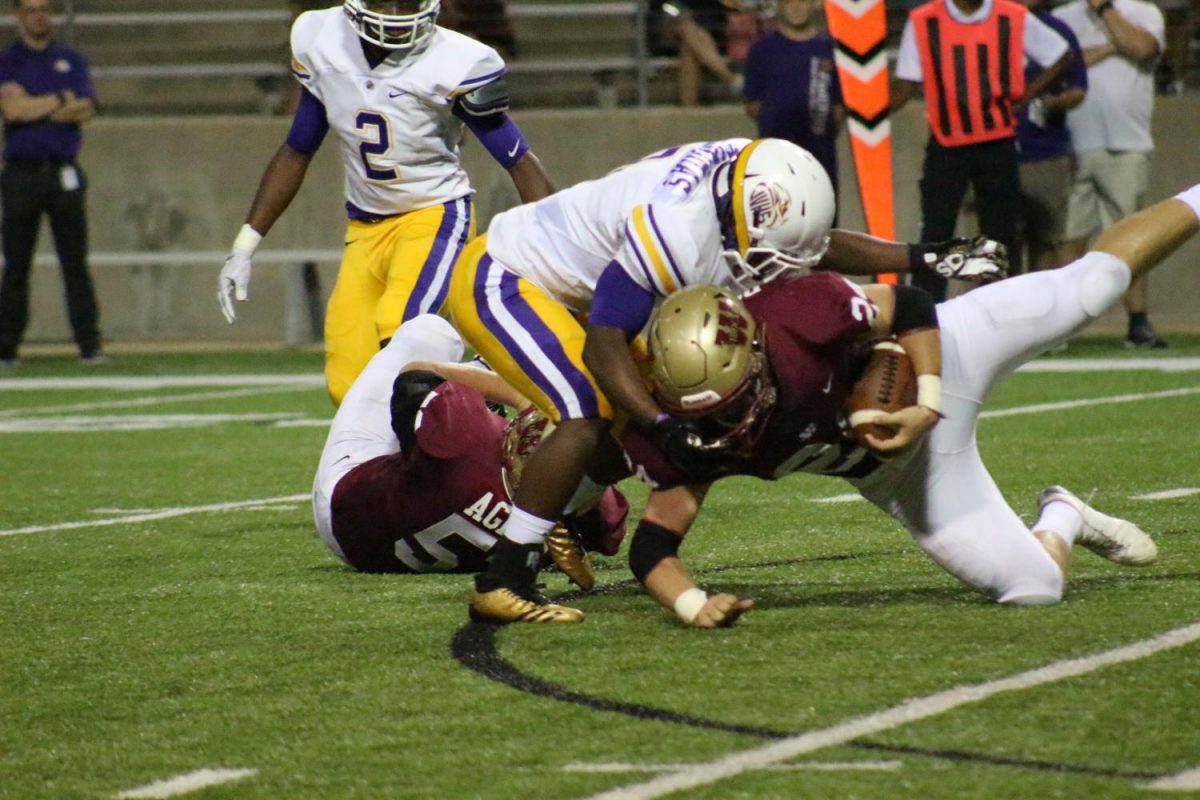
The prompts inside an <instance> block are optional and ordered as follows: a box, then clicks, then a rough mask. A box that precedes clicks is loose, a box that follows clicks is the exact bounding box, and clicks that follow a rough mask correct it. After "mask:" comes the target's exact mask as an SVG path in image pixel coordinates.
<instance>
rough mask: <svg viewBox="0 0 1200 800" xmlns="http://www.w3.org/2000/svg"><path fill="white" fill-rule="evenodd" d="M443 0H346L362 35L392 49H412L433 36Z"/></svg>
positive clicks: (351, 22) (353, 22)
mask: <svg viewBox="0 0 1200 800" xmlns="http://www.w3.org/2000/svg"><path fill="white" fill-rule="evenodd" d="M440 5H441V4H440V3H439V0H345V1H344V3H343V6H344V7H345V10H346V17H347V18H349V20H350V24H351V25H352V26H353V27H354V30H355V31H356V32H357V33H358V35H359V36H360V37H361V38H362V39H363V40H364V41H367V42H370V43H371V44H374V45H378V46H380V47H384V48H387V49H388V50H400V51H408V50H412V49H413V48H415V47H416V46H417V45H419V44H421V43H422V42H424V41H425V40H426V39H428V38H429V37H430V36H433V31H434V27H435V25H436V20H437V15H438V9H439V8H440Z"/></svg>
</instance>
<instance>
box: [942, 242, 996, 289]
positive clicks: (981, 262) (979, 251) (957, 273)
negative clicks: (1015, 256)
mask: <svg viewBox="0 0 1200 800" xmlns="http://www.w3.org/2000/svg"><path fill="white" fill-rule="evenodd" d="M924 262H925V266H926V268H928V269H930V270H933V271H934V272H936V273H937V274H938V275H941V276H942V277H943V278H957V279H958V280H962V281H971V282H973V283H991V282H992V281H996V280H1000V279H1001V278H1003V277H1005V276H1006V275H1007V274H1008V250H1007V248H1005V246H1004V245H1002V244H1000V242H997V241H995V240H994V239H988V238H987V237H985V236H975V237H973V238H970V239H965V238H961V237H958V238H954V239H949V240H947V241H944V242H939V243H937V244H933V245H928V246H927V249H926V250H925V253H924Z"/></svg>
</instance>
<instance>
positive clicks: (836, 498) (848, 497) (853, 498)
mask: <svg viewBox="0 0 1200 800" xmlns="http://www.w3.org/2000/svg"><path fill="white" fill-rule="evenodd" d="M862 499H863V496H862V495H861V494H858V493H857V492H855V493H853V494H835V495H833V496H832V497H814V498H813V502H814V503H854V502H857V501H859V500H862Z"/></svg>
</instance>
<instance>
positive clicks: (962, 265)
mask: <svg viewBox="0 0 1200 800" xmlns="http://www.w3.org/2000/svg"><path fill="white" fill-rule="evenodd" d="M816 269H818V270H834V271H836V272H840V273H842V274H843V275H875V274H878V273H883V272H935V273H937V274H938V275H941V276H942V277H943V278H956V279H958V280H965V281H972V282H976V283H988V282H990V281H994V280H998V279H999V278H1003V277H1004V276H1005V275H1006V274H1007V272H1008V253H1007V251H1006V250H1005V249H1004V245H1002V244H1000V243H999V242H996V241H993V240H991V239H988V238H986V237H983V236H976V237H974V238H971V239H963V238H957V239H948V240H946V241H944V242H937V243H936V244H903V243H901V242H893V241H889V240H888V239H881V238H879V237H878V236H871V235H869V234H866V233H858V232H856V231H847V230H842V229H840V228H838V229H835V230H833V231H831V232H830V234H829V249H828V250H827V251H826V252H825V255H824V257H823V258H822V259H821V262H820V263H819V264H818V265H817V267H816Z"/></svg>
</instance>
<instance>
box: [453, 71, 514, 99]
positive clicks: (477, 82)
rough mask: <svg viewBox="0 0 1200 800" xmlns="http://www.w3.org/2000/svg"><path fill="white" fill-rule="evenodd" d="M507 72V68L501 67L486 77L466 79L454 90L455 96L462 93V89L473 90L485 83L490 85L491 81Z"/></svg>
mask: <svg viewBox="0 0 1200 800" xmlns="http://www.w3.org/2000/svg"><path fill="white" fill-rule="evenodd" d="M507 72H508V67H501V68H500V69H498V70H496V71H495V72H489V73H488V74H487V75H480V76H479V77H478V78H467V79H466V80H465V81H463V82H462V83H460V84H459V85H458V87H457V88H456V89H455V90H454V91H455V94H460V93H462V91H463V90H464V89H475V88H478V87H480V86H482V85H483V84H485V83H491V82H492V81H494V80H496V79H497V78H501V77H504V75H505V73H507Z"/></svg>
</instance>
